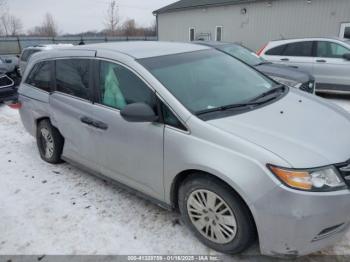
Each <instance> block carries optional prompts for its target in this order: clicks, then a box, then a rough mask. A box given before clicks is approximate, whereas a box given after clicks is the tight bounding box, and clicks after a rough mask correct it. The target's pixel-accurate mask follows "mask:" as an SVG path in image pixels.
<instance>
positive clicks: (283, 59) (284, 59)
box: [281, 58, 289, 62]
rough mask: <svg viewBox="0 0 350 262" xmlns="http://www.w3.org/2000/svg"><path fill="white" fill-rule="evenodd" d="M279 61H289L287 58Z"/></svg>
mask: <svg viewBox="0 0 350 262" xmlns="http://www.w3.org/2000/svg"><path fill="white" fill-rule="evenodd" d="M281 61H285V62H287V61H289V59H288V58H282V59H281Z"/></svg>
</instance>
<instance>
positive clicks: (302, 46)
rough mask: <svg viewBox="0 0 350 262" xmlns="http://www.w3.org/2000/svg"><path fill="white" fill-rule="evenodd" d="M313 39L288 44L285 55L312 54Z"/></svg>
mask: <svg viewBox="0 0 350 262" xmlns="http://www.w3.org/2000/svg"><path fill="white" fill-rule="evenodd" d="M312 45H313V42H312V41H306V42H297V43H291V44H288V45H287V46H286V48H285V50H284V51H283V54H282V55H283V56H304V57H305V56H312Z"/></svg>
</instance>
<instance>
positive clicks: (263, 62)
mask: <svg viewBox="0 0 350 262" xmlns="http://www.w3.org/2000/svg"><path fill="white" fill-rule="evenodd" d="M270 64H272V62H269V61H262V62H260V63H258V64H256V65H254V66H261V65H270Z"/></svg>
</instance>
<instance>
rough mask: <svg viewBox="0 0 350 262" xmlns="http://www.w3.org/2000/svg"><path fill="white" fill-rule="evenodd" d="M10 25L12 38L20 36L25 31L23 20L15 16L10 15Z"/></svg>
mask: <svg viewBox="0 0 350 262" xmlns="http://www.w3.org/2000/svg"><path fill="white" fill-rule="evenodd" d="M9 25H10V26H9V29H10V34H11V36H17V35H19V34H20V33H21V31H22V29H23V24H22V21H21V19H19V18H18V17H15V16H13V15H10V17H9Z"/></svg>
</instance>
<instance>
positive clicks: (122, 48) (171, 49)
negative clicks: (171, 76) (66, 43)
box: [69, 41, 209, 59]
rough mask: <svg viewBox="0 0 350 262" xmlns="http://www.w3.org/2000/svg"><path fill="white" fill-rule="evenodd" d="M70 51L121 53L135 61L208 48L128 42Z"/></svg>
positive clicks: (167, 43)
mask: <svg viewBox="0 0 350 262" xmlns="http://www.w3.org/2000/svg"><path fill="white" fill-rule="evenodd" d="M69 49H70V50H72V49H74V50H86V49H87V50H96V51H98V50H107V51H112V52H113V51H115V52H118V53H123V54H126V55H128V56H131V57H133V58H136V59H141V58H148V57H156V56H164V55H172V54H179V53H186V52H193V51H199V50H206V49H209V47H206V46H200V45H195V44H190V43H175V42H159V41H128V42H112V43H101V44H91V45H83V46H75V47H73V48H69Z"/></svg>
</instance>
